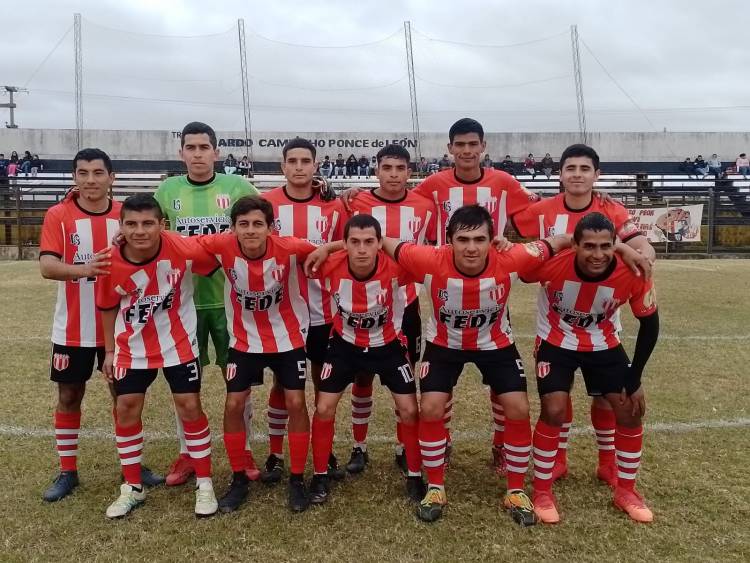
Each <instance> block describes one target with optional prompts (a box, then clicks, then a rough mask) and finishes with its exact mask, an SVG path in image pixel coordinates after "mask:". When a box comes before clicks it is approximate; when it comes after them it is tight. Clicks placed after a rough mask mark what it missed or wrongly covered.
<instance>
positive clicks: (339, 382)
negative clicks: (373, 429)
mask: <svg viewBox="0 0 750 563" xmlns="http://www.w3.org/2000/svg"><path fill="white" fill-rule="evenodd" d="M344 246H345V249H346V250H345V251H342V252H338V253H336V254H334V255H332V256H331V258H330V259H329V260H328V261H326V262H325V263H324V264H323V266H322V267H321V268H320V270H319V272H318V274H319V277H320V279H321V285H322V286H323V288H324V290H325V291H326V292H327V293H329V294H330V295H331V297H332V299H333V300H334V302H335V303H336V306H337V308H338V312H337V314H336V315H335V316H334V318H333V331H334V334H333V337H332V338H331V341H330V343H329V346H328V351H327V353H326V360H325V364H324V365H323V371H322V372H321V376H320V384H319V385H318V396H317V399H316V402H315V415H314V416H313V424H312V447H313V465H314V469H315V475H314V477H313V479H312V482H311V483H310V502H312V503H314V504H322V503H324V502H326V500H327V498H328V494H329V486H328V456H329V455H330V453H331V448H332V446H333V433H334V421H335V417H336V407H337V405H338V403H339V400H340V399H341V395H342V393H343V392H344V390H345V389H346V388H347V387H348V386H349V384H351V383H353V382H354V376H355V375H356V374H357V373H360V372H372V373H376V374H378V375H379V376H380V382H381V383H382V384H383V385H386V386H387V387H388V389H390V391H391V394H392V395H393V402H394V403H395V407H396V409H397V410H398V412H399V415H400V418H401V431H402V439H403V442H404V449H405V450H406V461H407V465H408V473H407V478H406V488H407V494H408V495H409V498H411V499H414V500H417V501H418V500H419V499H420V498H421V496H422V495H423V494H424V483H423V482H422V476H421V466H420V459H419V450H418V444H417V441H418V437H417V420H418V407H417V396H416V385H415V383H414V375H413V372H412V369H411V365H410V364H409V360H408V359H407V357H406V350H405V347H404V345H403V344H402V342H401V341H400V338H399V336H400V334H399V331H397V329H396V326H399V325H400V319H397V320H396V322H395V323H394V317H400V316H401V315H403V302H401V303H402V305H401V306H400V307H394V296H395V295H396V293H397V292H398V291H399V288H400V287H403V286H404V285H406V283H408V281H410V278H408V276H407V275H406V274H405V273H404V272H403V270H402V269H401V268H399V267H398V265H397V264H396V263H395V262H393V260H391V259H390V258H389V257H388V256H386V254H385V253H384V252H383V251H382V250H381V247H382V236H381V231H380V224H379V223H378V221H377V220H376V219H375V218H373V217H372V216H371V215H364V214H362V215H355V216H354V217H352V218H351V219H350V220H349V221H348V222H347V224H346V226H345V227H344ZM396 309H397V310H396Z"/></svg>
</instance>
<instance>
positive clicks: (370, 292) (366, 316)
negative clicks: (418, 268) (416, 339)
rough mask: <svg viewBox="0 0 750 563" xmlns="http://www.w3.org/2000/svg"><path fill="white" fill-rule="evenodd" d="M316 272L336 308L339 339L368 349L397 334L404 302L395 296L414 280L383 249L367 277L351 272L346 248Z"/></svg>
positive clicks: (389, 339)
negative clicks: (371, 272) (357, 275)
mask: <svg viewBox="0 0 750 563" xmlns="http://www.w3.org/2000/svg"><path fill="white" fill-rule="evenodd" d="M318 275H319V277H320V281H321V284H322V285H323V288H324V290H325V291H326V292H327V293H329V294H330V295H331V297H332V299H333V301H334V303H335V304H336V306H337V308H338V313H337V314H336V315H335V316H334V317H333V330H334V331H336V333H337V334H338V335H339V336H341V338H343V339H344V340H346V341H347V342H349V343H351V344H354V345H355V346H359V347H361V348H371V347H376V346H384V345H385V344H388V343H389V342H392V341H393V340H394V339H396V338H397V337H398V336H399V333H400V332H401V321H402V319H403V316H404V304H403V301H402V300H394V296H395V295H396V294H397V293H398V290H399V288H400V287H402V286H404V285H406V284H407V283H409V282H411V281H413V280H412V278H411V277H410V276H408V275H407V274H406V272H404V270H403V269H402V268H401V267H399V265H398V264H396V263H395V262H394V261H393V260H391V259H390V258H389V257H388V255H387V254H385V252H383V251H382V250H381V251H380V252H378V258H377V266H376V268H375V271H374V272H373V274H372V275H371V276H370V277H369V278H368V279H366V280H359V279H356V278H355V277H354V276H353V275H352V273H351V271H350V270H349V257H348V256H347V253H346V250H340V251H338V252H334V253H333V254H331V256H329V257H328V259H327V260H326V261H325V262H324V263H323V265H322V266H321V268H320V271H319V274H318Z"/></svg>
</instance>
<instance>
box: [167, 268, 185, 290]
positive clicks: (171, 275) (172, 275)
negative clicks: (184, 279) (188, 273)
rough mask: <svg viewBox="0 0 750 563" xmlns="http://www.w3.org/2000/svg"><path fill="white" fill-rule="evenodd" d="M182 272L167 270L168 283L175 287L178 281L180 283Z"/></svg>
mask: <svg viewBox="0 0 750 563" xmlns="http://www.w3.org/2000/svg"><path fill="white" fill-rule="evenodd" d="M181 275H182V273H181V272H180V270H169V271H168V272H167V283H169V285H171V286H172V287H175V286H176V285H177V284H178V283H180V276H181Z"/></svg>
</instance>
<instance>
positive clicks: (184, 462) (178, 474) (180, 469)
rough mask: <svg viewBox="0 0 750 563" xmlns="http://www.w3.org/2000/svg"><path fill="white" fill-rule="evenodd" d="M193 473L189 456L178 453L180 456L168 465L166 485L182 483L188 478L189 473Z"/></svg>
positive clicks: (172, 485)
mask: <svg viewBox="0 0 750 563" xmlns="http://www.w3.org/2000/svg"><path fill="white" fill-rule="evenodd" d="M194 474H195V469H193V464H192V462H191V461H190V457H189V456H188V455H187V454H180V456H179V457H178V458H177V459H176V460H174V461H173V462H172V465H170V466H169V473H167V486H168V487H175V486H177V485H184V484H185V483H187V480H188V479H190V476H191V475H194Z"/></svg>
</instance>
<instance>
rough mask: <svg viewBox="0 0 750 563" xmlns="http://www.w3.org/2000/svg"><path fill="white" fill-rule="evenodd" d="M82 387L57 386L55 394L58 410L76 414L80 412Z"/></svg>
mask: <svg viewBox="0 0 750 563" xmlns="http://www.w3.org/2000/svg"><path fill="white" fill-rule="evenodd" d="M85 389H86V388H85V387H84V385H59V386H58V392H57V401H58V410H61V411H63V412H77V411H80V410H81V401H82V400H83V394H84V391H85Z"/></svg>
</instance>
